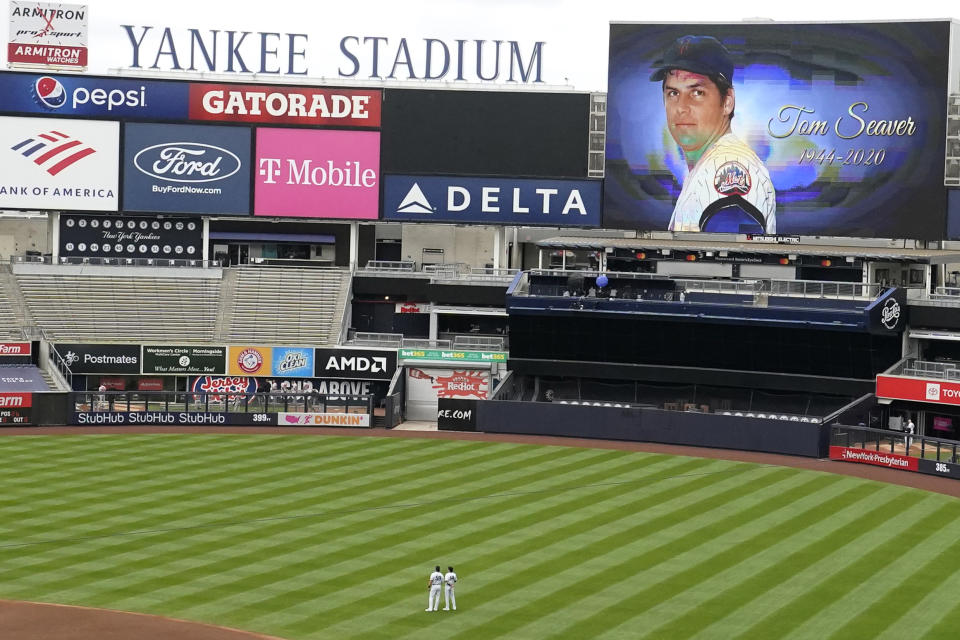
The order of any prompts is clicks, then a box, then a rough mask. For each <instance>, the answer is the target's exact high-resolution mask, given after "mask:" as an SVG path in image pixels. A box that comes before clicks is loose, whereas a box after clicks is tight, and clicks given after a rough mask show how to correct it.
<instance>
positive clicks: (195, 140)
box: [123, 124, 251, 215]
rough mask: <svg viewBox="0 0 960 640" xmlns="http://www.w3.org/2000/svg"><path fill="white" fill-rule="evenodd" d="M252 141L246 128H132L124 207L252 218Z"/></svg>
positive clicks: (128, 133)
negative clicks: (247, 216) (250, 215)
mask: <svg viewBox="0 0 960 640" xmlns="http://www.w3.org/2000/svg"><path fill="white" fill-rule="evenodd" d="M250 139H251V136H250V130H249V129H247V128H241V127H223V126H208V125H190V124H127V125H126V127H124V150H123V164H124V172H123V207H124V209H125V210H127V211H156V212H166V213H198V214H230V215H238V214H239V215H248V214H249V213H250Z"/></svg>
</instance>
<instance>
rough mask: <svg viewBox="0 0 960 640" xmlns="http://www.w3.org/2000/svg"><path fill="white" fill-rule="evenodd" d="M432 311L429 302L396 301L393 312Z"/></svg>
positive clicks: (431, 305)
mask: <svg viewBox="0 0 960 640" xmlns="http://www.w3.org/2000/svg"><path fill="white" fill-rule="evenodd" d="M431 311H433V303H431V302H398V303H397V304H396V305H395V307H394V313H430V312H431Z"/></svg>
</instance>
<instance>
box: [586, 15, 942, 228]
mask: <svg viewBox="0 0 960 640" xmlns="http://www.w3.org/2000/svg"><path fill="white" fill-rule="evenodd" d="M949 42H950V23H949V22H946V21H940V22H899V23H894V22H890V23H837V24H824V23H818V24H703V25H698V24H614V25H611V27H610V58H609V82H608V102H607V104H608V112H607V143H606V181H605V186H604V203H605V207H604V220H603V223H604V226H605V227H609V228H622V229H639V230H670V231H695V232H696V231H707V232H731V233H767V234H797V235H838V236H861V237H892V238H921V239H938V238H941V237H943V235H944V233H945V224H946V223H945V217H946V190H945V189H944V186H943V179H944V154H945V139H946V131H945V123H946V118H945V117H944V116H945V105H946V100H947V64H948V57H949V56H948V54H949Z"/></svg>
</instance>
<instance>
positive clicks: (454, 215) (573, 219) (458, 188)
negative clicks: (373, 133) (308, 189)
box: [383, 176, 602, 227]
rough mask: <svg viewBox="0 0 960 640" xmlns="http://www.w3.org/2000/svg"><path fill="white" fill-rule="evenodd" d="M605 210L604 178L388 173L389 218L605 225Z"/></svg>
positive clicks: (386, 199)
mask: <svg viewBox="0 0 960 640" xmlns="http://www.w3.org/2000/svg"><path fill="white" fill-rule="evenodd" d="M601 208H602V195H601V181H600V180H542V179H523V178H464V177H441V176H384V190H383V215H384V218H385V219H386V220H402V221H405V222H456V223H461V224H494V225H496V224H509V225H548V226H551V227H599V226H600V211H601Z"/></svg>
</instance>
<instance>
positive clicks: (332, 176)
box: [254, 129, 380, 220]
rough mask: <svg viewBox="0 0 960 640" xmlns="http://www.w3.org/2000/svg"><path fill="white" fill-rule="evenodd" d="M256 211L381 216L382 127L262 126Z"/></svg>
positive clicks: (289, 214) (285, 214) (280, 214)
mask: <svg viewBox="0 0 960 640" xmlns="http://www.w3.org/2000/svg"><path fill="white" fill-rule="evenodd" d="M256 144H257V157H256V165H255V166H254V169H255V180H256V182H255V187H254V215H258V216H278V217H301V218H345V219H356V220H376V219H377V216H378V215H379V207H380V133H379V132H377V131H339V130H321V129H258V130H257V143H256Z"/></svg>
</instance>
